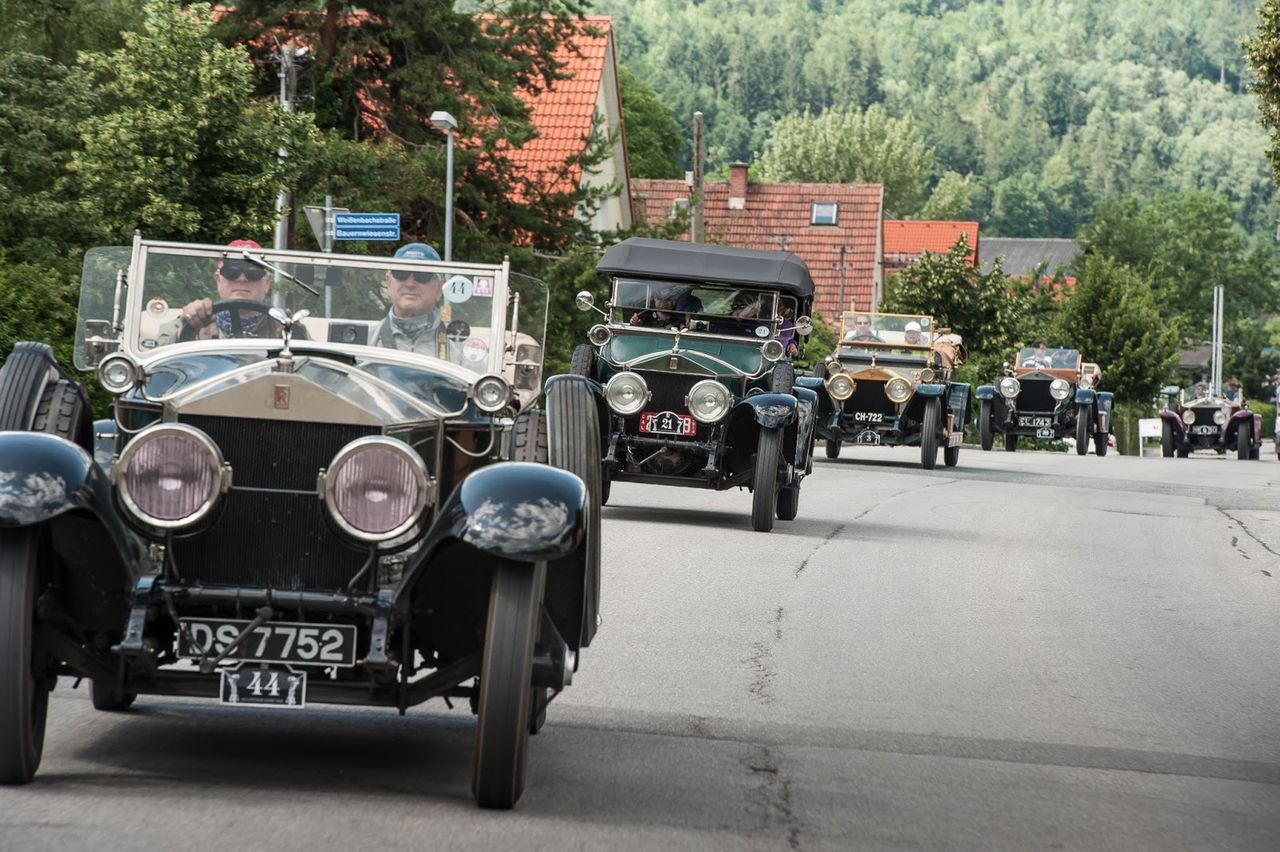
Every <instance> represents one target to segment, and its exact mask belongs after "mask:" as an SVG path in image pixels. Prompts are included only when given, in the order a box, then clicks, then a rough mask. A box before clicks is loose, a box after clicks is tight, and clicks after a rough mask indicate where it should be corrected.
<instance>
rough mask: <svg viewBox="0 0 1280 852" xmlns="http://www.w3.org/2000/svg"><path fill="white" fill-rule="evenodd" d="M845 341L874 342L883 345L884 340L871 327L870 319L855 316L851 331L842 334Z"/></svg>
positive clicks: (864, 316)
mask: <svg viewBox="0 0 1280 852" xmlns="http://www.w3.org/2000/svg"><path fill="white" fill-rule="evenodd" d="M844 339H845V340H874V341H877V342H879V343H883V342H884V339H883V338H881V337H880V335H878V334H876V332H875V329H873V328H872V327H871V317H870V316H868V315H867V314H857V315H856V316H854V318H853V329H852V330H850V331H846V332H845V333H844Z"/></svg>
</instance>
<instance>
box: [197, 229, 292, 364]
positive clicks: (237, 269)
mask: <svg viewBox="0 0 1280 852" xmlns="http://www.w3.org/2000/svg"><path fill="white" fill-rule="evenodd" d="M227 246H228V247H230V248H254V249H260V248H262V246H260V245H258V243H257V242H255V241H253V240H232V241H231V242H229V243H227ZM213 280H214V284H216V285H217V288H218V300H219V301H226V300H228V299H247V300H250V301H254V302H263V303H265V302H266V300H267V292H268V291H269V290H270V289H271V279H270V278H269V277H268V276H267V269H266V268H265V267H262V266H259V265H257V264H256V263H250V262H249V261H247V260H242V259H239V258H235V257H224V258H220V259H219V260H218V269H217V271H216V272H215V273H214V276H213ZM213 304H214V302H213V299H195V300H194V301H191V302H188V303H187V304H186V305H185V306H184V307H183V308H182V313H181V316H180V320H179V322H180V326H179V328H178V330H177V331H178V334H179V335H182V332H183V331H184V330H188V331H187V334H186V335H182V339H184V340H185V339H189V338H191V337H193V338H194V339H195V340H210V339H213V338H218V337H236V336H239V337H278V336H279V335H280V323H278V322H276V321H275V320H274V319H272V318H271V317H270V316H268V315H267V313H266V311H265V310H263V311H254V310H252V309H244V310H243V311H241V313H240V317H239V319H240V334H239V335H236V334H235V332H234V327H235V324H234V321H233V318H232V316H231V312H230V311H219V312H218V313H217V314H215V313H214V311H213ZM297 336H301V335H300V334H299V335H297Z"/></svg>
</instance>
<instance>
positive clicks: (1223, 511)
mask: <svg viewBox="0 0 1280 852" xmlns="http://www.w3.org/2000/svg"><path fill="white" fill-rule="evenodd" d="M1205 502H1206V503H1208V501H1207V500H1206V501H1205ZM1209 505H1211V506H1213V508H1215V509H1217V510H1218V512H1219V513H1220V514H1221V515H1222V516H1223V517H1225V518H1226V519H1227V520H1229V521H1231V523H1233V524H1235V525H1236V526H1237V527H1239V528H1240V531H1241V532H1242V533H1244V534H1245V535H1247V536H1248V537H1249V538H1251V539H1252V540H1253V541H1254V542H1255V543H1257V545H1258V546H1259V547H1261V548H1262V549H1263V550H1265V551H1266V552H1267V553H1270V554H1271V555H1272V556H1274V557H1276V558H1277V559H1280V552H1278V551H1276V550H1273V549H1272V548H1271V546H1270V545H1269V544H1267V543H1266V542H1265V541H1263V540H1262V538H1261V537H1260V536H1258V535H1257V533H1255V532H1254V531H1253V530H1251V529H1249V525H1248V524H1246V523H1245V522H1244V521H1242V520H1240V519H1239V518H1237V517H1236V516H1235V515H1233V514H1231V513H1230V512H1228V511H1227V510H1226V509H1224V508H1222V507H1221V506H1219V505H1217V504H1215V503H1210V504H1209ZM1237 540H1238V538H1237V536H1232V537H1231V546H1232V547H1234V548H1235V549H1236V552H1237V553H1239V554H1240V555H1241V556H1243V557H1244V558H1245V559H1250V556H1249V554H1247V553H1245V552H1244V549H1243V548H1241V547H1239V546H1238V545H1237V543H1236V542H1237ZM1262 573H1263V574H1266V575H1267V576H1268V577H1270V576H1271V574H1270V573H1268V572H1267V571H1263V572H1262Z"/></svg>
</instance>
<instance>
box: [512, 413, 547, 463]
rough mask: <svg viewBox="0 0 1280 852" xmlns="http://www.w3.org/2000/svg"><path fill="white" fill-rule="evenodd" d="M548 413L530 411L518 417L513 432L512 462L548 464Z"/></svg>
mask: <svg viewBox="0 0 1280 852" xmlns="http://www.w3.org/2000/svg"><path fill="white" fill-rule="evenodd" d="M547 457H548V456H547V413H546V412H545V411H538V410H536V409H530V410H528V411H521V412H520V413H519V414H517V415H516V422H515V426H514V427H513V428H512V430H511V452H510V453H508V458H510V459H511V461H518V462H534V463H535V464H546V463H547Z"/></svg>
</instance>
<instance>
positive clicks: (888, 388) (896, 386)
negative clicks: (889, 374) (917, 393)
mask: <svg viewBox="0 0 1280 852" xmlns="http://www.w3.org/2000/svg"><path fill="white" fill-rule="evenodd" d="M912 390H914V389H913V388H912V387H911V382H909V381H907V380H906V379H904V378H902V377H901V376H897V377H895V378H892V379H890V380H889V381H888V382H887V383H886V384H885V386H884V395H885V396H887V397H889V401H890V402H906V401H907V400H908V399H910V398H911V392H912Z"/></svg>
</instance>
